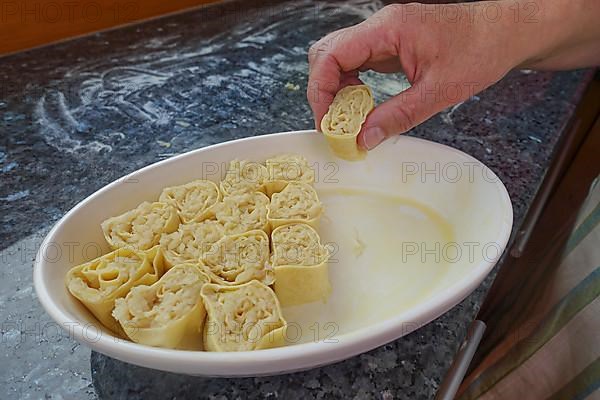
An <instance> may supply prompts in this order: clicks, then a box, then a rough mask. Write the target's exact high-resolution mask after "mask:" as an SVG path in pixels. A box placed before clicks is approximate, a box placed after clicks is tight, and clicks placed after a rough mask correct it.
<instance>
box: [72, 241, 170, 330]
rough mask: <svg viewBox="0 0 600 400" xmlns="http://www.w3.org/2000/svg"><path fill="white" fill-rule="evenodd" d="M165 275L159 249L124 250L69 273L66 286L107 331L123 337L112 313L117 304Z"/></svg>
mask: <svg viewBox="0 0 600 400" xmlns="http://www.w3.org/2000/svg"><path fill="white" fill-rule="evenodd" d="M163 271H164V266H163V258H162V253H161V251H160V247H158V246H156V247H154V248H152V249H151V250H150V251H147V252H138V251H134V250H132V249H129V248H121V249H117V250H115V251H113V252H112V253H108V254H105V255H103V256H101V257H98V258H96V259H95V260H92V261H90V262H87V263H85V264H81V265H78V266H76V267H73V268H71V269H70V270H69V272H68V273H67V277H66V284H67V288H68V289H69V292H71V294H72V295H73V296H75V297H76V298H77V299H78V300H79V301H80V302H81V303H83V305H84V306H86V307H87V309H88V310H90V311H91V312H92V314H94V316H95V317H96V318H97V319H98V321H100V322H101V323H102V324H103V325H104V326H105V327H107V328H109V329H111V330H113V331H114V332H117V333H122V332H121V330H120V327H119V324H118V323H117V322H116V321H115V320H114V319H113V317H112V315H111V313H112V310H113V308H114V307H115V301H116V300H117V299H119V298H121V297H125V296H126V295H127V293H129V290H130V289H131V288H132V287H134V286H136V285H151V284H153V283H154V282H156V281H157V280H158V279H159V278H160V276H161V275H162V273H163Z"/></svg>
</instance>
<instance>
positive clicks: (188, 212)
mask: <svg viewBox="0 0 600 400" xmlns="http://www.w3.org/2000/svg"><path fill="white" fill-rule="evenodd" d="M158 200H159V201H160V202H162V203H166V204H170V205H172V206H173V207H175V208H176V209H177V212H178V213H179V218H181V221H182V222H184V223H186V222H192V221H194V222H200V221H202V220H204V219H206V218H210V217H214V213H213V207H214V206H215V204H217V203H218V202H219V200H221V193H220V192H219V188H218V187H217V185H215V183H214V182H211V181H206V180H196V181H192V182H189V183H186V184H184V185H180V186H172V187H168V188H165V189H163V191H162V193H161V194H160V197H159V198H158Z"/></svg>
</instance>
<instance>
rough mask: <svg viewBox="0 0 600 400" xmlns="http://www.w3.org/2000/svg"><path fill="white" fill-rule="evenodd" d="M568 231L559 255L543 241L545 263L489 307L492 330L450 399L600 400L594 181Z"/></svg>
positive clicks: (521, 272)
mask: <svg viewBox="0 0 600 400" xmlns="http://www.w3.org/2000/svg"><path fill="white" fill-rule="evenodd" d="M571 226H573V225H571ZM574 227H575V229H574V230H572V231H571V229H570V228H569V232H571V233H570V235H569V234H568V233H567V234H566V235H565V238H567V236H568V240H564V241H563V242H565V243H566V244H565V245H564V246H563V247H561V248H560V250H559V251H560V254H553V253H552V252H553V249H554V248H555V247H557V246H555V244H554V243H553V242H552V241H550V242H549V243H548V245H547V256H546V255H544V254H541V255H540V254H538V256H537V259H530V260H529V265H521V266H520V267H519V268H516V271H514V272H512V275H513V276H512V282H511V283H510V285H511V286H512V287H510V288H509V287H508V285H509V284H508V283H507V284H506V288H505V290H502V289H501V290H500V291H499V293H501V296H496V297H500V298H498V299H497V300H494V301H492V304H491V306H492V307H491V309H492V311H490V312H488V313H487V315H485V317H484V318H481V319H482V320H484V321H485V322H486V323H488V322H491V323H489V327H491V328H492V331H491V332H489V333H488V332H486V335H487V337H484V340H483V341H482V343H481V345H480V347H479V349H478V350H477V355H476V357H475V359H474V360H473V363H472V364H471V370H470V372H469V374H468V375H467V377H466V378H465V380H464V381H463V383H462V385H461V388H460V390H459V394H458V396H457V399H460V400H468V399H482V400H483V399H485V400H492V399H493V400H496V399H503V400H504V399H509V400H513V399H514V400H528V399H535V400H538V399H539V400H542V399H551V400H555V399H556V400H558V399H561V400H562V399H578V400H583V399H586V400H589V399H594V400H600V184H598V180H596V183H595V184H594V185H592V190H591V191H590V195H589V196H588V198H587V200H586V202H585V203H584V206H583V208H582V209H581V211H580V213H579V215H578V217H577V220H576V222H575V224H574ZM542 253H543V251H542ZM551 261H554V262H551ZM513 269H515V268H513ZM499 277H500V275H499ZM499 293H495V294H496V295H498V294H499ZM491 295H492V294H490V296H491ZM480 316H481V315H480ZM496 320H497V321H496ZM506 332H509V333H508V334H506Z"/></svg>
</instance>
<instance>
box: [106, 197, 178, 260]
mask: <svg viewBox="0 0 600 400" xmlns="http://www.w3.org/2000/svg"><path fill="white" fill-rule="evenodd" d="M178 226H179V216H178V215H177V210H176V209H175V208H174V207H172V206H170V205H168V204H165V203H149V202H147V201H145V202H143V203H142V204H140V205H139V206H137V208H135V209H133V210H131V211H127V212H126V213H124V214H121V215H119V216H117V217H112V218H109V219H107V220H106V221H104V222H102V231H103V232H104V237H105V238H106V241H107V242H108V244H109V245H110V246H111V247H112V248H113V249H118V248H121V247H130V248H133V249H135V250H148V249H150V248H151V247H154V246H155V245H157V244H158V241H159V240H160V237H161V235H162V234H164V233H171V232H173V231H175V230H177V227H178Z"/></svg>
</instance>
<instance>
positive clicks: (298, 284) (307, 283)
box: [271, 224, 331, 307]
mask: <svg viewBox="0 0 600 400" xmlns="http://www.w3.org/2000/svg"><path fill="white" fill-rule="evenodd" d="M271 239H272V243H273V254H272V256H271V264H272V265H273V267H274V268H275V283H274V285H273V289H274V290H275V294H276V295H277V298H278V299H279V301H280V302H281V305H282V306H284V307H286V306H293V305H297V304H304V303H311V302H313V301H318V300H326V299H327V297H328V296H329V294H330V293H331V285H330V283H329V271H328V265H327V260H328V259H329V252H328V251H327V249H326V248H325V247H324V246H323V245H321V239H320V238H319V234H318V233H317V231H315V230H314V229H313V228H312V227H311V226H309V225H306V224H289V225H282V226H280V227H278V228H276V229H274V230H273V232H272V233H271Z"/></svg>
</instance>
